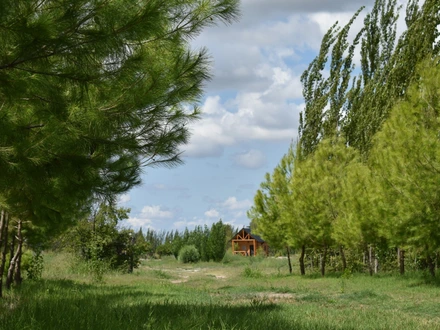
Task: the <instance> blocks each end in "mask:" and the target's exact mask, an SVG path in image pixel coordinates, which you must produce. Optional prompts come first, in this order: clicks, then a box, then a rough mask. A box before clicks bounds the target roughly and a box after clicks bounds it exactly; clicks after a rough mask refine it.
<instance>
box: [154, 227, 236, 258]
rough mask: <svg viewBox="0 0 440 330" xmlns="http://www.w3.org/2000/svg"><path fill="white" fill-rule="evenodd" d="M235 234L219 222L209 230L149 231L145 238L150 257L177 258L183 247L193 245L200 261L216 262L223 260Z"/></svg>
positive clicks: (199, 228) (205, 228)
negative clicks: (148, 245)
mask: <svg viewBox="0 0 440 330" xmlns="http://www.w3.org/2000/svg"><path fill="white" fill-rule="evenodd" d="M236 232H237V229H235V228H233V227H232V226H231V225H228V224H224V223H223V222H222V220H219V221H218V222H216V223H213V224H212V226H211V228H209V227H208V226H207V225H204V226H203V227H202V226H196V227H195V228H194V229H193V230H188V228H186V229H185V230H184V231H183V232H179V231H177V230H176V231H171V232H163V231H162V232H155V231H154V230H150V229H149V230H148V231H147V233H146V235H145V237H146V241H147V242H148V243H150V242H151V245H150V248H149V250H148V254H149V255H150V256H158V257H160V256H162V255H174V257H176V258H177V257H178V256H179V252H180V250H181V249H182V248H183V247H184V246H188V245H193V246H194V247H195V248H196V249H197V251H198V252H199V255H200V260H201V261H211V260H212V261H217V262H218V261H221V260H222V259H223V257H224V255H225V253H226V250H227V248H228V243H229V241H230V239H231V238H232V237H233V236H234V234H235V233H236Z"/></svg>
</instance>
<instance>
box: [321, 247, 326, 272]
mask: <svg viewBox="0 0 440 330" xmlns="http://www.w3.org/2000/svg"><path fill="white" fill-rule="evenodd" d="M326 259H327V245H325V246H324V253H323V255H322V259H321V275H322V276H325V260H326Z"/></svg>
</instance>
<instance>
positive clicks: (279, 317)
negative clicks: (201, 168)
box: [0, 255, 440, 330]
mask: <svg viewBox="0 0 440 330" xmlns="http://www.w3.org/2000/svg"><path fill="white" fill-rule="evenodd" d="M45 257H46V269H47V271H46V272H45V273H44V279H43V280H41V281H38V282H29V281H27V282H25V283H23V286H22V287H21V288H20V289H15V290H13V291H12V292H9V293H7V294H6V297H5V298H4V299H3V300H2V301H1V302H0V304H1V306H0V307H1V309H0V329H10V330H14V329H20V330H21V329H32V330H34V329H35V330H36V329H45V330H46V329H253V328H255V327H258V328H266V329H440V307H439V306H440V304H439V303H440V287H439V286H438V285H437V284H436V283H435V282H434V283H432V282H431V283H429V282H427V281H426V280H425V278H424V277H423V276H422V275H421V274H412V275H408V276H404V277H400V276H398V275H384V276H375V277H373V278H371V277H369V276H367V275H352V276H343V275H342V274H334V275H330V276H329V277H326V278H321V277H319V276H317V275H315V274H311V275H307V276H305V277H300V276H299V275H297V274H294V275H286V273H287V265H286V261H285V260H279V259H272V258H268V259H257V258H254V259H251V258H242V257H240V258H232V257H231V258H229V260H228V262H227V263H226V264H216V263H198V264H190V265H188V264H181V263H178V262H176V261H175V260H173V258H165V259H163V260H160V261H157V260H149V261H145V262H144V263H143V265H142V266H141V267H140V268H139V269H138V270H136V271H135V273H134V274H126V275H121V274H117V273H110V274H107V275H106V276H105V283H93V280H92V278H91V277H90V276H89V275H87V274H86V273H85V271H84V269H82V268H81V267H80V266H78V265H76V266H74V267H72V266H71V264H70V263H68V262H67V260H68V257H67V256H65V255H46V256H45Z"/></svg>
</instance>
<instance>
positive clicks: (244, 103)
mask: <svg viewBox="0 0 440 330" xmlns="http://www.w3.org/2000/svg"><path fill="white" fill-rule="evenodd" d="M373 2H374V1H373V0H242V2H241V19H240V21H239V22H238V23H234V24H232V25H227V26H226V25H222V24H220V25H218V26H216V27H211V28H209V29H206V30H205V31H203V32H202V33H201V34H200V35H199V36H198V38H196V39H195V40H194V41H193V42H192V47H193V48H194V49H199V48H201V47H206V48H207V49H208V51H209V54H210V55H211V59H212V71H211V73H212V75H213V78H212V80H211V81H209V82H208V83H207V84H206V88H205V96H204V98H203V99H202V100H201V108H202V110H203V115H202V119H201V120H199V121H198V122H196V123H194V124H192V127H191V131H192V137H191V140H190V143H189V144H187V145H185V146H184V147H183V148H182V151H183V160H184V162H185V164H184V165H181V166H179V167H176V168H172V169H167V168H145V170H144V174H143V176H142V180H143V183H142V185H141V186H139V187H136V188H135V189H132V190H131V191H130V192H129V193H128V194H125V195H122V196H120V199H119V205H120V206H123V207H128V208H130V209H131V212H130V218H129V219H128V220H126V221H125V222H124V224H123V225H124V226H126V227H131V228H133V229H135V230H138V229H139V228H140V227H142V229H143V230H144V232H145V230H146V229H147V228H151V229H154V230H166V231H170V230H176V229H177V230H179V231H182V230H184V229H185V227H187V228H188V229H193V228H194V227H195V226H197V225H202V226H203V225H205V224H206V225H208V226H209V227H210V226H211V224H212V223H214V222H217V221H218V220H219V219H222V221H223V222H224V223H228V224H231V225H232V226H234V227H238V228H241V227H243V226H247V225H248V224H249V222H250V220H249V219H248V218H247V216H246V211H247V210H249V208H250V207H251V206H252V204H253V198H254V195H255V193H256V191H257V189H258V188H259V186H260V183H261V182H262V181H263V180H264V175H265V173H266V172H270V173H271V172H272V171H273V169H274V168H275V166H276V165H277V164H278V163H279V161H280V159H281V157H282V156H283V155H284V154H285V153H286V152H287V149H288V147H289V145H290V143H291V141H296V139H297V135H298V122H299V113H300V111H301V110H302V109H303V107H304V101H303V98H302V86H301V82H300V76H301V74H302V72H303V71H304V70H305V69H306V68H307V66H308V64H309V63H310V62H311V61H312V60H313V58H314V57H315V56H316V55H317V53H318V51H319V47H320V44H321V39H322V37H323V35H324V33H325V32H326V31H327V30H328V28H329V27H330V26H331V25H333V24H334V23H335V22H336V21H339V23H340V24H344V23H346V22H348V20H349V19H350V18H351V17H352V15H353V13H354V12H355V11H356V10H357V9H359V8H360V7H361V6H366V7H367V8H366V9H365V10H364V11H363V14H361V16H360V17H359V18H358V19H357V21H356V22H355V24H354V26H353V30H354V31H359V29H360V27H361V26H362V23H363V17H364V15H365V14H366V13H367V12H368V11H369V8H371V6H372V4H373Z"/></svg>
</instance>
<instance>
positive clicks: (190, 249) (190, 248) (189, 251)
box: [179, 245, 200, 264]
mask: <svg viewBox="0 0 440 330" xmlns="http://www.w3.org/2000/svg"><path fill="white" fill-rule="evenodd" d="M199 260H200V253H199V251H198V250H197V248H196V247H195V246H194V245H185V246H184V247H182V248H181V249H180V251H179V261H180V262H183V263H185V264H187V263H196V262H198V261H199Z"/></svg>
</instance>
